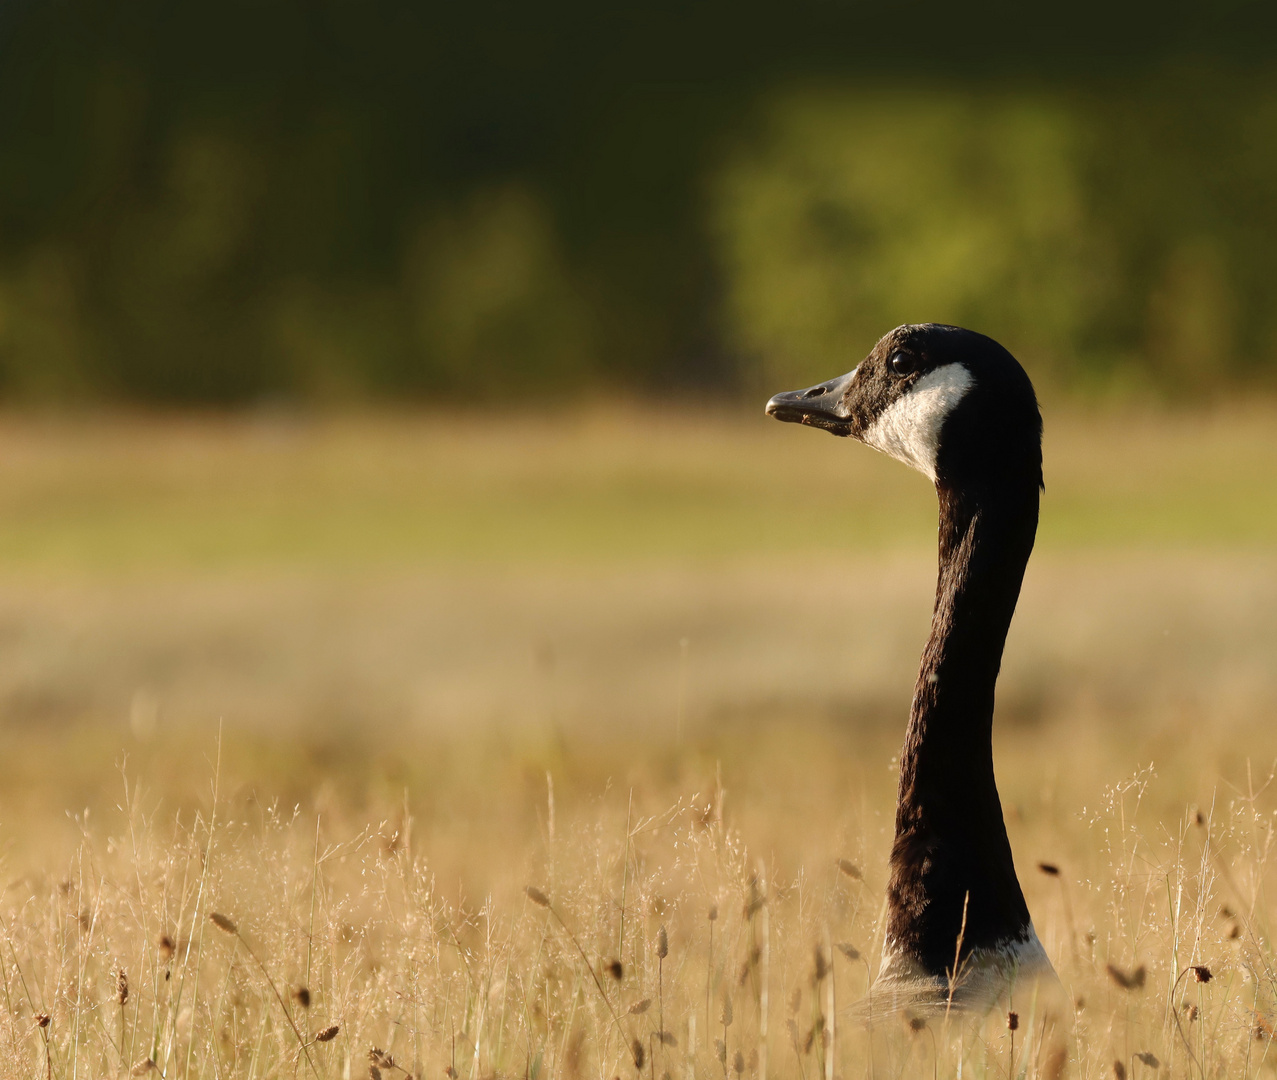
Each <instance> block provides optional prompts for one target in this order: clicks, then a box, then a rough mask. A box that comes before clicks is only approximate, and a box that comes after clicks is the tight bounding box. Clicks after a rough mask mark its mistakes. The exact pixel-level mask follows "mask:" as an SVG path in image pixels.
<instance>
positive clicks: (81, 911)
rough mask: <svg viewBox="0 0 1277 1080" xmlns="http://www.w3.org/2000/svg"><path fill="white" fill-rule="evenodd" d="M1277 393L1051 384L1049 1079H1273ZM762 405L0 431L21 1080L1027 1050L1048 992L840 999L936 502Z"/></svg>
mask: <svg viewBox="0 0 1277 1080" xmlns="http://www.w3.org/2000/svg"><path fill="white" fill-rule="evenodd" d="M1271 420H1272V415H1271V413H1270V412H1265V411H1264V410H1262V409H1257V410H1256V411H1255V412H1253V413H1243V414H1240V415H1233V416H1221V417H1218V418H1213V419H1212V418H1201V417H1197V418H1193V417H1142V418H1137V419H1136V420H1134V421H1132V420H1130V419H1129V417H1109V418H1103V417H1101V418H1090V419H1086V418H1077V417H1073V418H1064V419H1061V420H1058V421H1052V418H1051V416H1050V415H1048V425H1049V426H1048V432H1049V435H1050V440H1052V441H1049V442H1048V454H1049V457H1048V465H1049V469H1048V484H1049V485H1050V486H1049V488H1048V498H1047V502H1046V504H1045V506H1044V521H1043V543H1042V546H1041V550H1040V552H1039V556H1038V557H1037V558H1036V559H1035V561H1034V563H1033V564H1032V566H1031V569H1030V574H1029V578H1028V580H1027V582H1026V589H1025V594H1024V599H1023V602H1022V605H1021V609H1020V615H1019V618H1018V620H1017V623H1016V625H1015V628H1014V630H1013V634H1012V638H1011V641H1010V643H1009V648H1008V656H1007V663H1006V667H1005V671H1004V676H1003V682H1002V691H1001V696H1000V713H999V721H998V725H997V729H996V748H997V757H998V773H999V781H1000V787H1001V790H1002V794H1003V800H1004V805H1005V807H1006V810H1007V817H1008V827H1009V831H1010V835H1011V839H1012V844H1013V847H1014V849H1015V852H1016V857H1017V862H1018V865H1019V867H1020V871H1021V876H1022V878H1023V880H1024V884H1025V888H1026V892H1027V894H1028V897H1029V902H1030V907H1031V909H1032V911H1033V913H1034V918H1035V922H1036V925H1037V927H1038V930H1039V933H1040V934H1041V936H1042V938H1043V941H1044V942H1045V944H1046V947H1047V950H1048V953H1049V954H1050V955H1051V957H1052V959H1053V960H1054V961H1055V963H1056V964H1057V967H1058V969H1059V971H1060V974H1061V976H1062V977H1063V979H1064V981H1065V983H1066V986H1067V987H1068V989H1069V991H1070V994H1071V995H1072V996H1073V999H1074V1000H1075V1001H1077V1002H1079V1003H1080V1004H1079V1005H1078V1008H1077V1011H1076V1017H1075V1028H1074V1037H1073V1039H1072V1041H1071V1043H1070V1046H1069V1055H1070V1058H1069V1063H1068V1071H1069V1074H1070V1075H1074V1076H1090V1077H1096V1078H1099V1077H1107V1076H1115V1075H1117V1076H1121V1075H1125V1076H1130V1077H1136V1076H1147V1077H1152V1076H1154V1075H1173V1076H1194V1077H1196V1076H1200V1077H1203V1078H1205V1077H1206V1076H1230V1077H1231V1076H1250V1075H1261V1074H1265V1073H1266V1072H1271V1071H1273V1069H1271V1068H1270V1067H1269V1064H1268V1062H1269V1060H1270V1041H1269V1040H1270V1036H1271V1034H1272V1024H1273V1015H1274V996H1275V993H1277V983H1275V982H1274V980H1275V979H1277V970H1275V968H1274V960H1273V948H1272V944H1271V938H1270V931H1271V929H1272V916H1273V914H1274V912H1273V908H1272V902H1271V901H1270V899H1269V894H1270V892H1271V888H1272V885H1273V883H1272V882H1271V881H1270V880H1269V879H1270V870H1269V860H1268V852H1269V846H1270V842H1271V836H1272V827H1273V813H1274V809H1275V808H1277V798H1275V794H1277V793H1275V792H1274V789H1273V788H1272V786H1271V785H1270V784H1269V780H1268V774H1269V766H1268V764H1267V763H1268V762H1270V761H1272V760H1274V759H1277V735H1275V734H1274V731H1273V729H1272V725H1271V718H1272V715H1273V712H1274V709H1277V675H1275V674H1274V670H1275V669H1277V665H1274V664H1273V663H1272V657H1273V655H1274V653H1277V630H1275V629H1274V623H1273V620H1272V617H1271V613H1272V611H1273V608H1274V605H1275V604H1277V562H1274V559H1273V557H1272V554H1271V541H1272V540H1273V538H1274V537H1277V491H1275V490H1274V488H1273V487H1272V484H1271V477H1269V476H1268V475H1267V472H1266V469H1267V466H1266V465H1265V464H1264V463H1265V462H1267V461H1271V460H1272V454H1273V452H1277V451H1274V447H1273V442H1272V440H1273V432H1274V431H1277V425H1273V424H1272V422H1271ZM751 424H752V421H747V420H744V419H739V418H734V417H718V418H710V419H705V418H699V419H696V420H695V422H689V421H688V419H687V418H686V417H683V418H679V417H668V416H666V417H659V418H653V417H651V416H647V415H644V414H641V413H625V414H623V415H621V416H616V417H601V416H600V415H598V414H592V415H589V416H586V417H577V418H573V419H571V420H570V421H565V420H564V419H563V418H556V419H552V420H550V421H546V422H538V421H534V420H527V419H524V420H520V421H518V422H517V423H513V424H512V425H510V426H508V427H506V428H504V429H502V430H501V431H498V432H494V431H492V430H491V429H485V430H483V431H478V430H475V429H473V428H472V427H471V426H469V425H468V424H467V422H466V421H464V420H462V421H456V420H442V419H440V418H424V419H423V418H421V417H399V418H385V417H373V418H364V419H357V418H356V419H351V418H344V419H343V418H337V419H328V420H321V421H306V422H297V421H295V420H288V421H287V422H284V421H281V420H280V419H279V418H277V417H276V418H271V419H269V421H262V422H243V421H216V420H208V421H201V422H198V423H181V424H179V423H175V422H170V421H165V420H122V419H120V418H116V419H113V420H111V419H108V420H103V419H101V418H98V419H92V420H90V421H87V422H72V421H67V420H51V421H44V422H36V421H31V420H10V421H8V422H7V423H6V424H5V425H0V450H3V452H2V453H0V461H2V462H3V466H2V467H0V582H2V583H3V588H2V589H0V660H2V661H3V662H2V663H0V713H2V715H3V719H4V735H5V748H6V784H5V785H4V788H3V790H0V842H2V843H3V851H4V855H3V864H2V869H3V873H2V875H0V876H2V879H3V881H4V885H5V889H4V892H3V894H2V895H0V919H2V920H3V921H2V923H0V973H2V974H3V990H4V994H5V997H4V998H3V1003H2V1004H0V1047H3V1049H0V1077H6V1076H15V1077H18V1076H21V1077H30V1076H41V1075H46V1076H56V1077H59V1078H67V1080H69V1078H73V1077H74V1078H77V1080H78V1078H80V1077H86V1078H101V1077H107V1076H118V1075H124V1074H128V1073H130V1072H133V1071H138V1072H139V1073H140V1074H147V1073H148V1072H149V1070H150V1066H148V1065H147V1062H148V1061H149V1062H151V1063H152V1064H153V1066H154V1069H155V1075H161V1074H162V1075H164V1076H166V1077H181V1078H186V1077H191V1078H194V1077H210V1078H211V1077H218V1078H221V1077H276V1076H291V1075H297V1076H305V1075H311V1074H314V1075H319V1076H324V1077H337V1076H347V1075H348V1076H352V1077H363V1076H367V1075H370V1070H371V1069H373V1068H375V1069H377V1070H378V1071H379V1072H380V1074H381V1076H382V1077H383V1078H387V1080H392V1078H393V1080H398V1078H401V1077H402V1076H403V1075H404V1073H405V1072H408V1073H411V1074H413V1075H414V1076H426V1077H433V1078H438V1077H440V1076H447V1077H449V1078H450V1080H456V1078H463V1080H480V1078H485V1080H486V1078H490V1077H494V1076H510V1077H512V1076H522V1077H525V1078H526V1080H544V1078H550V1077H554V1078H559V1077H563V1078H572V1077H577V1076H581V1077H600V1078H603V1080H607V1078H611V1077H621V1078H626V1077H632V1078H633V1080H640V1074H641V1075H642V1076H646V1077H649V1078H650V1080H657V1078H660V1077H663V1076H664V1075H665V1074H666V1073H668V1074H669V1076H670V1077H671V1080H690V1078H691V1077H702V1078H705V1077H708V1078H712V1077H722V1078H724V1080H737V1078H739V1080H756V1078H760V1077H763V1076H764V1075H766V1076H771V1077H794V1078H796V1080H833V1078H834V1077H842V1078H847V1080H850V1078H851V1077H853V1076H860V1075H873V1076H876V1077H897V1076H920V1075H940V1074H943V1075H956V1074H957V1073H958V1072H959V1064H958V1063H959V1061H961V1063H962V1064H961V1067H960V1072H961V1075H963V1076H997V1077H1001V1076H1019V1075H1025V1076H1037V1075H1050V1074H1051V1073H1052V1071H1053V1070H1054V1068H1055V1066H1056V1064H1058V1063H1054V1062H1052V1061H1051V1060H1050V1055H1049V1053H1047V1052H1045V1051H1043V1050H1041V1049H1040V1047H1039V1041H1038V1037H1037V1034H1036V1032H1037V1028H1036V1025H1035V1023H1034V1016H1033V1010H1032V1004H1031V1003H1024V1002H1016V1003H1015V1004H1016V1010H1015V1011H1016V1012H1017V1022H1016V1026H1015V1030H1011V1029H1010V1028H1009V1027H1008V1024H1007V1018H1006V1017H1005V1016H1002V1015H998V1016H995V1017H992V1018H990V1020H989V1022H988V1023H987V1024H986V1025H985V1027H983V1028H982V1029H979V1030H966V1029H963V1030H958V1029H957V1028H956V1027H955V1028H954V1029H952V1030H948V1031H946V1030H942V1029H937V1028H936V1027H935V1026H934V1025H933V1026H929V1027H924V1028H921V1029H919V1030H911V1029H910V1028H908V1027H907V1026H906V1025H904V1024H902V1025H900V1026H899V1027H897V1028H893V1029H892V1030H889V1031H882V1032H879V1033H878V1037H877V1039H876V1040H875V1041H871V1040H869V1039H868V1038H867V1037H865V1036H864V1035H863V1034H861V1033H860V1032H859V1031H858V1030H857V1029H854V1028H853V1027H852V1026H851V1025H850V1024H849V1023H848V1022H847V1019H846V1016H845V1010H846V1007H847V1006H848V1005H850V1004H851V1003H852V1002H853V1001H855V1000H856V999H857V998H858V997H859V996H860V995H861V994H863V992H864V990H865V987H866V985H867V981H868V978H869V974H870V972H871V971H872V970H873V968H874V965H875V964H876V963H877V960H878V953H879V950H880V949H881V944H882V942H881V934H882V896H883V888H884V884H885V882H884V876H885V875H884V869H885V861H886V853H887V850H888V847H889V843H890V834H891V808H892V800H893V794H894V783H895V774H894V771H893V760H894V754H895V752H896V750H897V748H898V745H899V741H900V736H901V728H902V726H903V717H904V715H905V709H906V705H907V697H908V693H909V688H910V685H911V681H912V670H913V667H914V665H915V664H916V657H917V653H918V650H919V647H920V644H921V639H922V635H923V634H924V632H925V625H926V621H927V615H928V609H929V603H930V593H931V588H932V577H931V575H932V573H933V563H932V559H933V556H932V554H931V553H930V552H929V551H928V545H929V543H930V539H929V538H930V537H931V535H932V529H933V527H934V522H933V520H932V513H933V511H932V508H931V505H930V496H929V494H928V493H927V492H926V491H925V485H913V484H910V482H909V479H908V477H907V475H906V474H904V473H903V471H902V470H899V469H898V468H897V467H896V466H894V465H893V464H892V463H889V462H884V461H880V460H877V459H876V458H874V457H873V456H872V455H869V454H868V453H857V452H856V450H855V449H854V448H850V447H839V446H838V445H837V444H835V443H833V442H832V441H831V440H827V439H822V438H819V437H816V436H812V435H811V434H810V433H798V432H793V431H790V430H787V429H782V428H780V426H779V425H774V428H775V430H774V431H773V429H772V428H769V427H766V426H761V427H759V426H751ZM781 436H784V437H783V438H782V437H781ZM806 436H810V437H806ZM844 451H845V452H844ZM1115 461H1118V462H1120V463H1121V468H1115V467H1114V462H1115ZM223 718H224V721H225V723H224V726H223V728H222V730H223V731H224V734H223V735H222V736H221V739H220V742H219V737H218V735H217V732H218V730H219V719H223ZM1150 763H1152V765H1155V771H1154V769H1153V768H1151V767H1150ZM68 810H69V811H71V812H70V813H69V814H68V813H66V811H68ZM1040 863H1045V864H1047V865H1048V866H1051V867H1054V868H1056V869H1057V870H1058V873H1048V872H1046V871H1040V870H1038V869H1036V867H1037V866H1038V864H1040ZM848 869H850V870H853V871H855V872H854V873H849V872H847V871H848ZM529 887H531V889H532V890H533V891H532V892H529V891H528V890H529ZM711 911H713V912H715V913H716V917H715V918H714V919H711V918H710V912H711ZM214 914H216V915H217V916H218V917H219V919H218V922H214V921H213V920H212V918H211V916H213V915H214ZM662 940H664V942H665V945H664V946H662V944H661V943H662ZM665 949H667V950H668V951H667V952H666V954H665V955H661V954H662V952H663V951H664V950H665ZM1192 965H1206V966H1207V967H1208V968H1209V969H1210V972H1211V978H1210V981H1209V982H1202V981H1199V977H1198V976H1197V975H1196V974H1194V973H1193V972H1192V970H1191V966H1192ZM613 972H616V974H613ZM729 1002H730V1005H729V1004H728V1003H729ZM334 1028H335V1029H336V1030H335V1031H334V1030H333V1029H334ZM321 1035H322V1036H323V1037H322V1038H321ZM719 1043H721V1045H722V1051H721V1052H720V1050H719ZM636 1044H637V1045H636ZM373 1048H377V1049H378V1051H379V1056H377V1057H376V1058H370V1056H369V1055H370V1052H371V1051H372V1050H373ZM640 1057H641V1059H642V1067H641V1070H640V1069H638V1068H637V1067H636V1058H640ZM391 1060H393V1062H394V1063H395V1064H393V1065H392V1064H390V1061H391ZM1154 1061H1155V1062H1156V1064H1154V1063H1153V1062H1154ZM1119 1064H1120V1070H1119V1069H1118V1065H1119Z"/></svg>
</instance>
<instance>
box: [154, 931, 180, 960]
mask: <svg viewBox="0 0 1277 1080" xmlns="http://www.w3.org/2000/svg"><path fill="white" fill-rule="evenodd" d="M155 947H156V948H157V949H158V950H159V954H160V961H161V963H168V961H169V960H170V959H171V958H172V956H173V954H174V953H175V952H177V946H176V945H175V944H174V943H173V939H172V938H171V937H169V936H168V934H161V935H160V940H159V941H157V942H156V945H155Z"/></svg>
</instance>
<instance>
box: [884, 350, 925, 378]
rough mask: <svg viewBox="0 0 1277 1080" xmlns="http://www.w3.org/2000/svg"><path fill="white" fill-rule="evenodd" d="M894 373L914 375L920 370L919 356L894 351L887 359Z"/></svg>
mask: <svg viewBox="0 0 1277 1080" xmlns="http://www.w3.org/2000/svg"><path fill="white" fill-rule="evenodd" d="M887 364H888V366H889V367H890V368H891V373H892V374H893V375H912V374H913V373H914V372H915V371H917V370H918V358H917V357H916V356H914V355H912V354H911V353H906V352H898V353H893V354H892V357H891V359H890V360H888V361H887Z"/></svg>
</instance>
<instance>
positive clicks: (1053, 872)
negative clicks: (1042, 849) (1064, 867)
mask: <svg viewBox="0 0 1277 1080" xmlns="http://www.w3.org/2000/svg"><path fill="white" fill-rule="evenodd" d="M1038 869H1039V870H1041V871H1042V873H1044V874H1045V875H1046V876H1047V877H1059V876H1060V868H1059V867H1058V866H1056V865H1055V863H1051V862H1040V863H1038Z"/></svg>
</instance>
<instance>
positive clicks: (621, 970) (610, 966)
mask: <svg viewBox="0 0 1277 1080" xmlns="http://www.w3.org/2000/svg"><path fill="white" fill-rule="evenodd" d="M605 970H606V971H607V973H608V974H609V975H611V976H612V978H614V979H615V980H616V981H617V982H620V981H621V980H622V979H623V978H625V965H624V964H622V963H621V961H620V960H616V959H612V960H609V961H608V962H607V968H606V969H605Z"/></svg>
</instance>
